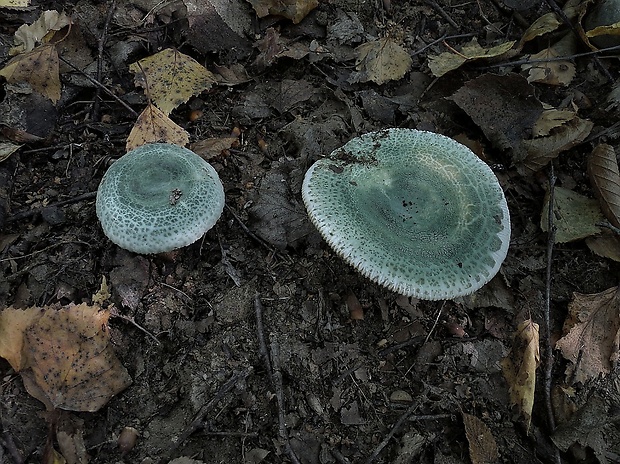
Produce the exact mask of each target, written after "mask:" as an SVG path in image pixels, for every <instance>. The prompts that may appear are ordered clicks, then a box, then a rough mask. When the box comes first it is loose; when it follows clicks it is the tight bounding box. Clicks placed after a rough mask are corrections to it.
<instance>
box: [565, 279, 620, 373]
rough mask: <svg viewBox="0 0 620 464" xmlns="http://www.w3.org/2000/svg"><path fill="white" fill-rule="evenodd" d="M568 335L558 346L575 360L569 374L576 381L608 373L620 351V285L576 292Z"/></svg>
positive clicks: (569, 320) (570, 308) (570, 313)
mask: <svg viewBox="0 0 620 464" xmlns="http://www.w3.org/2000/svg"><path fill="white" fill-rule="evenodd" d="M564 334H565V335H564V336H563V337H562V338H561V339H560V340H558V342H557V343H556V348H557V349H559V350H560V351H561V352H562V356H564V358H566V359H567V360H568V361H570V362H571V365H570V366H568V367H567V369H566V375H567V378H568V379H569V380H572V383H577V382H580V383H585V382H587V381H588V380H590V379H594V378H596V377H598V376H599V375H601V374H602V375H606V374H608V373H609V372H610V371H611V369H612V367H613V366H614V365H616V364H617V363H618V360H619V353H620V351H619V346H618V344H619V343H620V287H612V288H609V289H607V290H605V291H604V292H601V293H595V294H590V295H585V294H582V293H574V294H573V301H571V303H570V304H569V305H568V317H567V319H566V321H565V322H564Z"/></svg>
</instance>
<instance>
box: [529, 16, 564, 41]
mask: <svg viewBox="0 0 620 464" xmlns="http://www.w3.org/2000/svg"><path fill="white" fill-rule="evenodd" d="M562 24H564V23H563V22H562V21H560V20H559V19H558V17H557V16H556V14H555V13H547V14H545V15H542V16H541V17H540V18H538V19H537V20H536V21H534V22H533V23H532V25H531V26H530V27H528V28H527V30H526V31H525V32H524V33H523V37H521V41H520V43H521V44H523V43H525V42H529V41H530V40H532V39H535V38H536V37H540V36H541V35H544V34H547V33H548V32H553V31H555V30H557V29H558V28H559V27H560V26H561V25H562Z"/></svg>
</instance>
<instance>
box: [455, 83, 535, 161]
mask: <svg viewBox="0 0 620 464" xmlns="http://www.w3.org/2000/svg"><path fill="white" fill-rule="evenodd" d="M448 98H449V99H450V100H452V101H454V102H455V103H456V104H457V105H458V106H459V107H460V108H461V109H462V110H463V111H465V112H466V113H467V114H468V115H469V117H470V118H471V119H472V120H473V121H474V122H475V123H476V124H477V125H478V126H479V127H480V129H482V131H483V132H484V135H486V137H487V138H488V139H489V140H490V141H491V142H492V143H493V144H495V146H496V147H497V148H500V149H502V150H507V149H510V148H513V149H514V148H516V147H518V146H519V145H520V144H521V142H522V141H523V139H526V138H529V137H530V135H531V133H532V127H533V126H534V123H535V122H536V121H537V120H538V118H539V117H540V114H541V113H542V109H543V108H542V104H541V103H540V101H538V99H537V98H536V93H535V89H534V87H533V86H532V85H531V84H530V83H528V82H527V80H526V79H525V78H524V77H523V76H520V75H518V74H512V73H511V74H507V75H503V76H499V75H495V74H484V75H482V76H480V77H477V78H476V79H472V80H470V81H468V82H466V83H465V85H463V86H462V87H461V88H460V89H459V90H457V91H456V92H455V93H454V94H453V95H452V96H451V97H448Z"/></svg>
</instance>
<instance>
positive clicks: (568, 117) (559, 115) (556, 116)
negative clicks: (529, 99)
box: [532, 104, 577, 137]
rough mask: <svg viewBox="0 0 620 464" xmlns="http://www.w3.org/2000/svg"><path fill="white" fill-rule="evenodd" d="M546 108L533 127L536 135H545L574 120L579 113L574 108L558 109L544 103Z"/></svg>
mask: <svg viewBox="0 0 620 464" xmlns="http://www.w3.org/2000/svg"><path fill="white" fill-rule="evenodd" d="M543 106H544V110H543V112H542V114H541V115H540V118H538V121H536V124H534V127H533V128H532V135H533V136H534V137H543V136H547V135H549V134H550V133H551V131H552V130H553V129H555V128H557V127H560V126H562V125H563V124H566V123H568V122H570V121H572V120H573V119H574V118H575V116H577V113H576V112H575V111H573V110H558V109H557V108H553V107H552V106H550V105H546V104H543Z"/></svg>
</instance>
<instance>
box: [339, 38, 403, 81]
mask: <svg viewBox="0 0 620 464" xmlns="http://www.w3.org/2000/svg"><path fill="white" fill-rule="evenodd" d="M355 52H356V54H357V59H356V61H355V68H356V69H357V71H358V72H357V73H354V74H352V75H351V77H350V78H349V82H351V83H354V82H368V81H372V82H375V83H376V84H383V83H385V82H387V81H392V80H398V79H401V78H402V77H404V75H405V74H406V73H407V71H409V69H410V68H411V65H412V63H413V60H412V59H411V56H410V55H409V53H408V52H407V51H406V50H405V49H404V48H403V47H401V46H400V45H399V44H397V43H396V42H395V41H394V40H392V39H390V38H389V37H384V38H382V39H379V40H373V41H372V42H366V43H364V44H362V45H360V46H359V47H357V48H356V49H355Z"/></svg>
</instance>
